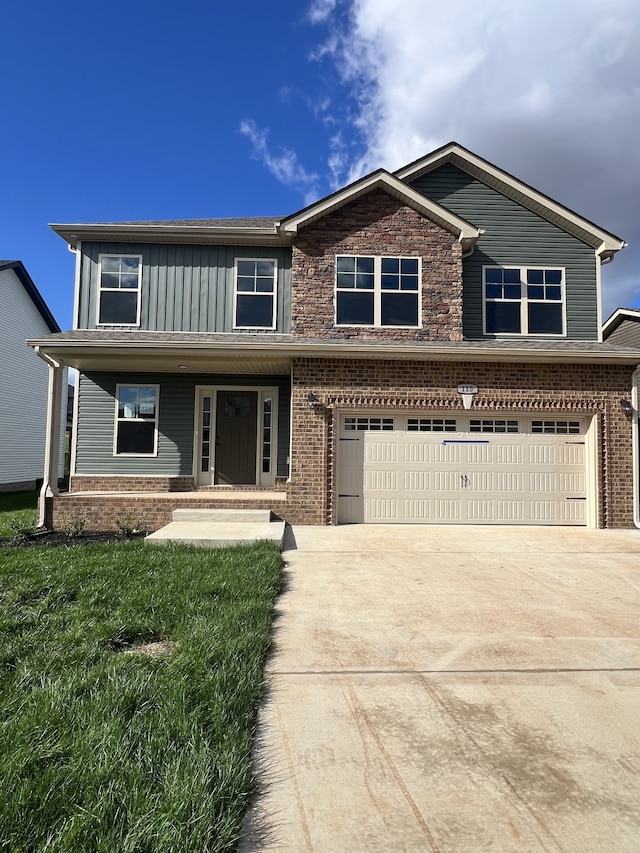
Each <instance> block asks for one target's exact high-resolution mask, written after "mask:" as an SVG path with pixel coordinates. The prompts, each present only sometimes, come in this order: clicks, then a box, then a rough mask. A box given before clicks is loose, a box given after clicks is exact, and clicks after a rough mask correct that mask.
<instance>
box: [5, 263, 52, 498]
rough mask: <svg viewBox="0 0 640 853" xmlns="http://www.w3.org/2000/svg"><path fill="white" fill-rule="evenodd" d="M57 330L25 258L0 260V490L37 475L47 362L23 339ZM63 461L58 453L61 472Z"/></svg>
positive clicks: (26, 485)
mask: <svg viewBox="0 0 640 853" xmlns="http://www.w3.org/2000/svg"><path fill="white" fill-rule="evenodd" d="M59 331H60V327H59V326H58V324H57V323H56V321H55V320H54V318H53V315H52V314H51V311H49V309H48V308H47V305H46V303H45V301H44V299H43V298H42V296H41V295H40V293H39V292H38V289H37V287H36V286H35V284H34V283H33V281H32V279H31V276H30V275H29V273H28V272H27V270H26V269H25V267H24V264H23V263H22V262H21V261H2V260H0V363H1V364H2V371H1V372H0V435H1V436H2V438H1V439H0V491H3V492H6V491H14V490H21V489H24V490H26V489H31V488H35V486H36V483H37V481H38V480H39V479H41V478H42V474H43V470H44V450H45V423H46V415H47V388H48V368H47V365H46V364H45V362H44V361H42V360H41V359H40V358H38V356H37V355H36V354H35V353H34V351H33V350H32V349H31V348H30V347H28V346H27V345H26V343H25V341H26V340H27V338H33V337H39V336H41V335H47V334H50V333H52V332H59ZM63 414H64V413H63ZM62 436H63V437H64V428H63V429H62ZM63 465H64V454H63V453H61V454H60V468H59V473H60V476H62V474H63Z"/></svg>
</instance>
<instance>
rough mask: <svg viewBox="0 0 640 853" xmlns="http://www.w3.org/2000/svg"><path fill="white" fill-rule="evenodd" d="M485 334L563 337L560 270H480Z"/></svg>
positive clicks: (500, 268)
mask: <svg viewBox="0 0 640 853" xmlns="http://www.w3.org/2000/svg"><path fill="white" fill-rule="evenodd" d="M482 289H483V302H484V330H485V333H486V334H508V335H564V333H565V331H564V329H565V324H564V292H565V291H564V270H563V269H558V268H556V269H546V268H545V269H543V268H539V267H484V268H483V283H482Z"/></svg>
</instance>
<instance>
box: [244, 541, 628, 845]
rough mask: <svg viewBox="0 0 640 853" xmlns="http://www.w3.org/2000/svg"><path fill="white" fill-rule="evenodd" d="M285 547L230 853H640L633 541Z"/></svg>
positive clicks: (313, 543)
mask: <svg viewBox="0 0 640 853" xmlns="http://www.w3.org/2000/svg"><path fill="white" fill-rule="evenodd" d="M294 535H295V539H296V543H297V550H291V551H288V552H286V553H285V559H286V562H287V570H286V577H287V588H286V591H285V593H284V594H283V596H282V597H281V599H280V603H279V617H278V620H277V623H276V631H275V649H274V654H273V656H272V658H271V660H270V663H269V668H268V671H269V686H270V694H269V698H268V700H267V702H266V703H265V706H264V708H263V712H262V715H261V722H260V731H259V746H258V759H257V766H258V777H259V780H260V782H261V791H260V794H259V796H258V797H257V798H256V801H255V803H254V805H253V806H252V808H251V810H250V812H249V815H248V819H247V820H246V822H245V830H246V833H245V838H244V840H243V842H242V843H241V846H240V851H241V853H249V851H251V853H254V852H255V851H291V853H308V851H313V853H377V851H380V853H400V851H411V853H416V851H436V853H437V852H438V851H439V853H449V851H470V853H471V852H472V853H475V851H484V850H490V851H492V853H497V852H498V851H518V853H521V851H558V850H562V851H568V853H569V851H570V853H576V851H580V853H583V852H585V853H586V851H612V853H614V851H615V853H622V851H633V853H637V851H640V676H639V669H640V607H639V605H640V531H605V530H602V531H596V530H584V529H578V528H530V527H529V528H494V527H419V526H417V527H416V526H411V527H410V526H344V527H337V528H317V527H296V528H294Z"/></svg>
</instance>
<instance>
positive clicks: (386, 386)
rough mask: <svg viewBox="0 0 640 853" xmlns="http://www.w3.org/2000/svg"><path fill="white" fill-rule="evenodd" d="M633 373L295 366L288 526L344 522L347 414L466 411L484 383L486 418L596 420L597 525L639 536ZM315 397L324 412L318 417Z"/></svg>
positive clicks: (315, 362) (441, 365)
mask: <svg viewBox="0 0 640 853" xmlns="http://www.w3.org/2000/svg"><path fill="white" fill-rule="evenodd" d="M631 374H632V368H631V367H624V366H605V365H590V364H587V365H545V364H539V365H535V364H491V363H488V364H482V363H471V362H467V363H464V362H463V363H446V362H438V363H423V362H411V361H392V360H387V361H371V360H368V359H359V360H358V359H356V360H341V361H338V360H329V359H311V358H310V359H304V358H300V359H296V361H295V363H294V368H293V387H292V392H293V393H292V412H293V415H292V417H293V430H292V435H293V445H292V454H291V482H290V486H289V488H290V503H289V510H288V520H289V521H290V522H291V523H292V524H296V523H299V524H302V523H303V524H332V523H335V522H336V506H335V500H334V495H335V491H334V480H335V469H336V452H337V450H336V434H337V428H338V424H337V417H338V412H339V411H340V410H357V409H362V410H366V409H390V410H404V411H415V410H418V411H420V410H422V411H425V412H426V411H429V412H432V411H435V412H448V411H462V402H461V399H460V395H459V394H458V393H457V391H456V388H457V385H458V384H459V383H461V382H475V383H476V384H477V385H478V386H479V394H478V396H477V397H476V399H475V401H474V410H476V411H478V412H484V411H487V412H491V413H496V414H497V413H500V414H502V415H508V414H518V413H525V412H534V413H539V414H540V415H541V416H544V415H546V414H549V415H558V414H565V413H571V414H575V415H576V416H588V415H595V416H596V417H597V418H598V422H599V438H598V442H599V446H598V451H597V452H598V472H597V489H598V524H599V526H600V527H633V496H632V445H631V422H630V420H629V419H628V418H627V417H626V416H625V415H624V414H623V413H622V410H621V408H620V399H621V397H625V396H627V397H628V395H629V392H630V387H631ZM309 391H312V392H313V393H314V394H316V395H317V396H318V397H319V398H320V400H321V401H322V403H323V407H321V408H317V409H309V407H308V405H307V402H306V398H307V394H308V393H309Z"/></svg>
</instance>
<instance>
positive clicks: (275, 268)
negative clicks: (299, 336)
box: [233, 257, 278, 331]
mask: <svg viewBox="0 0 640 853" xmlns="http://www.w3.org/2000/svg"><path fill="white" fill-rule="evenodd" d="M238 261H253V262H258V261H269V262H270V263H272V264H273V293H272V299H273V305H272V312H271V325H270V326H238V324H237V311H238ZM240 293H241V294H243V295H244V296H250V295H251V294H250V293H248V292H247V291H240ZM277 306H278V260H277V258H245V257H237V258H234V260H233V328H234V329H266V330H268V331H273V330H274V329H275V328H276V317H277Z"/></svg>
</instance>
